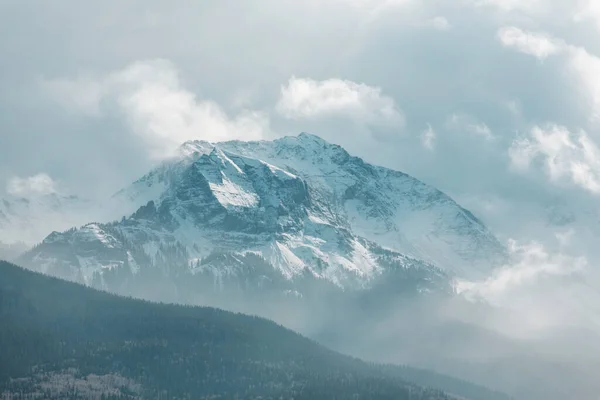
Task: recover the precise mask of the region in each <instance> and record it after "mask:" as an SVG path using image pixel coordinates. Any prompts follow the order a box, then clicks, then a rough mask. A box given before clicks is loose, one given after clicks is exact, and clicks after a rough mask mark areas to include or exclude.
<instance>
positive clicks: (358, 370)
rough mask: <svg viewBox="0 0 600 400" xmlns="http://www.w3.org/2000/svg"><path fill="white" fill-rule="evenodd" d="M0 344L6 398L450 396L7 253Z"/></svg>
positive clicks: (219, 315) (208, 313) (307, 344)
mask: <svg viewBox="0 0 600 400" xmlns="http://www.w3.org/2000/svg"><path fill="white" fill-rule="evenodd" d="M0 348H1V349H2V351H1V352H0V385H1V386H0V393H4V397H7V396H8V393H12V394H13V395H16V396H17V397H16V398H19V397H18V396H19V394H23V395H31V394H34V393H37V395H38V396H39V398H49V397H52V396H54V397H55V398H65V397H67V398H90V397H94V396H95V397H97V398H102V396H104V398H109V397H110V395H112V396H120V397H122V398H190V399H202V398H221V399H233V398H243V399H248V398H262V399H270V398H277V399H279V398H294V399H304V398H305V399H320V398H322V399H336V398H337V399H349V398H360V399H367V398H368V399H414V400H419V399H448V398H449V397H448V396H447V395H445V394H443V393H442V392H439V391H436V390H433V389H424V388H421V387H419V386H416V385H413V384H409V383H406V382H404V381H403V380H401V379H400V378H398V377H394V376H392V375H390V374H385V373H383V374H382V373H381V372H382V371H381V370H380V368H379V367H377V366H372V365H368V364H366V363H363V362H361V361H358V360H355V359H351V358H349V357H345V356H342V355H340V354H337V353H335V352H332V351H329V350H327V349H325V348H323V347H321V346H319V345H317V344H315V343H313V342H312V341H310V340H308V339H305V338H303V337H302V336H300V335H298V334H296V333H294V332H292V331H289V330H287V329H285V328H283V327H281V326H278V325H276V324H275V323H272V322H270V321H267V320H264V319H261V318H256V317H250V316H245V315H240V314H233V313H229V312H225V311H220V310H217V309H211V308H198V307H184V306H178V305H166V304H154V303H149V302H144V301H139V300H133V299H128V298H122V297H117V296H113V295H110V294H107V293H103V292H98V291H95V290H92V289H89V288H86V287H83V286H80V285H77V284H73V283H68V282H64V281H61V280H58V279H55V278H50V277H47V276H44V275H39V274H36V273H32V272H29V271H26V270H24V269H21V268H19V267H17V266H14V265H12V264H9V263H5V262H0ZM61 385H63V386H64V387H61ZM94 385H95V386H94Z"/></svg>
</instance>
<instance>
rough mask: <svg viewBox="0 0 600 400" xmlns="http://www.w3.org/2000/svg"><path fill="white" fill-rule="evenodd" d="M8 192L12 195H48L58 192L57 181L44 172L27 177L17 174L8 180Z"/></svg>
mask: <svg viewBox="0 0 600 400" xmlns="http://www.w3.org/2000/svg"><path fill="white" fill-rule="evenodd" d="M6 192H7V193H8V194H10V195H12V196H20V197H31V196H39V195H47V194H52V193H56V182H54V180H53V179H52V178H51V177H50V176H49V175H48V174H44V173H40V174H37V175H33V176H30V177H27V178H20V177H18V176H15V177H12V178H10V179H9V180H8V184H7V185H6Z"/></svg>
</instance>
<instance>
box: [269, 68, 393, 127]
mask: <svg viewBox="0 0 600 400" xmlns="http://www.w3.org/2000/svg"><path fill="white" fill-rule="evenodd" d="M277 110H278V111H279V113H281V114H282V115H283V116H285V117H287V118H290V119H302V118H306V119H314V118H321V117H331V116H341V117H344V118H349V119H351V120H354V121H357V122H362V123H365V124H369V125H371V124H372V125H390V126H403V125H404V115H403V114H402V112H401V111H400V110H399V109H398V108H397V106H396V103H395V102H394V99H392V98H391V97H388V96H386V95H384V94H382V91H381V89H380V88H378V87H372V86H368V85H365V84H363V83H356V82H352V81H348V80H341V79H327V80H324V81H315V80H313V79H300V78H295V77H293V78H291V79H290V80H289V82H288V84H287V85H284V86H282V87H281V97H280V99H279V102H278V104H277Z"/></svg>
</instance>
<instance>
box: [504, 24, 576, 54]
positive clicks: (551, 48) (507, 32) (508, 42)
mask: <svg viewBox="0 0 600 400" xmlns="http://www.w3.org/2000/svg"><path fill="white" fill-rule="evenodd" d="M498 39H499V40H500V42H501V43H502V44H503V45H504V46H506V47H512V48H514V49H516V50H518V51H520V52H522V53H525V54H530V55H532V56H534V57H536V58H538V59H540V60H543V59H545V58H547V57H549V56H552V55H555V54H558V53H560V52H561V51H563V49H564V47H565V44H564V42H562V41H560V40H557V39H554V38H552V37H551V36H547V35H544V34H540V33H532V32H525V31H523V30H521V29H519V28H516V27H504V28H501V29H500V30H499V31H498Z"/></svg>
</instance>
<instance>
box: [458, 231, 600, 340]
mask: <svg viewBox="0 0 600 400" xmlns="http://www.w3.org/2000/svg"><path fill="white" fill-rule="evenodd" d="M565 237H566V236H564V237H562V238H560V239H559V241H560V240H561V239H562V244H563V245H564V244H565V243H566V242H565ZM509 250H510V253H511V258H512V262H511V263H510V264H507V265H505V266H503V267H501V268H498V269H496V270H495V271H494V272H493V273H492V274H491V275H490V276H489V277H488V278H486V279H483V280H481V281H464V280H463V281H461V280H459V281H457V282H456V286H455V287H456V290H457V292H458V293H460V294H461V295H463V296H465V298H467V299H470V300H472V301H484V302H487V303H489V304H491V305H493V306H495V307H499V308H500V309H504V310H509V311H510V312H509V314H505V317H508V316H510V318H511V320H505V319H504V318H500V319H499V320H498V321H493V320H491V321H488V322H492V323H495V324H496V328H497V329H499V330H500V331H503V332H505V333H507V334H511V335H518V336H522V337H529V338H539V337H540V334H541V333H542V332H545V333H548V332H550V333H551V332H553V330H554V329H556V328H565V327H567V326H570V325H579V326H584V327H586V328H590V327H591V326H592V325H591V324H592V323H594V324H595V323H597V322H598V320H597V311H596V310H594V308H595V305H594V303H595V302H597V301H598V300H599V299H598V293H597V292H596V291H595V290H593V289H591V287H590V286H589V285H588V284H586V283H585V282H586V281H593V280H594V278H593V275H592V274H590V269H589V263H588V260H587V259H586V258H585V257H583V256H573V255H570V254H568V253H561V252H558V251H554V252H553V251H550V250H548V248H547V247H546V246H544V245H542V244H541V243H538V242H529V243H519V242H516V241H514V240H511V241H509ZM509 321H512V323H511V322H509Z"/></svg>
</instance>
